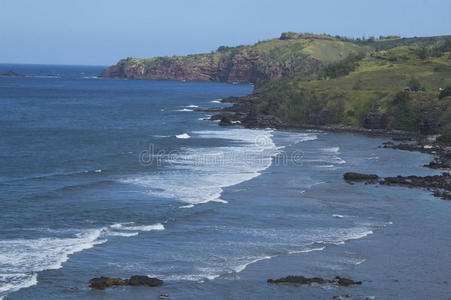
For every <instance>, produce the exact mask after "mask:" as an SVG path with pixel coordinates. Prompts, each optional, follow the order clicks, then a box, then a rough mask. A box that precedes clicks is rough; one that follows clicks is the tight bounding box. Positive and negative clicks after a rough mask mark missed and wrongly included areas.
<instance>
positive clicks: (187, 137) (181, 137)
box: [175, 133, 191, 139]
mask: <svg viewBox="0 0 451 300" xmlns="http://www.w3.org/2000/svg"><path fill="white" fill-rule="evenodd" d="M175 137H176V138H178V139H189V138H190V137H191V136H190V135H189V134H188V133H182V134H177V135H176V136H175Z"/></svg>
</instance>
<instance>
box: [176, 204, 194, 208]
mask: <svg viewBox="0 0 451 300" xmlns="http://www.w3.org/2000/svg"><path fill="white" fill-rule="evenodd" d="M193 207H194V204H188V205H182V206H180V207H179V208H193Z"/></svg>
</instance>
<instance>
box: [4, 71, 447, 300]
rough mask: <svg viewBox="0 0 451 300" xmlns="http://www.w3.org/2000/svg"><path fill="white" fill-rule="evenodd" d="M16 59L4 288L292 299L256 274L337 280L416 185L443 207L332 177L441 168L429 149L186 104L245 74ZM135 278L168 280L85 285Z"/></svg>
mask: <svg viewBox="0 0 451 300" xmlns="http://www.w3.org/2000/svg"><path fill="white" fill-rule="evenodd" d="M11 68H13V69H14V70H15V71H16V72H19V73H26V74H30V75H32V76H30V77H25V78H7V77H1V78H0V102H1V106H0V110H1V111H2V113H1V115H0V124H1V127H0V128H1V136H2V143H1V144H0V150H1V151H0V153H1V156H0V164H1V166H2V168H1V170H0V211H1V218H0V284H1V286H0V297H1V296H5V295H8V297H6V298H7V299H9V298H11V299H30V298H44V297H45V298H50V299H61V298H63V297H64V298H74V299H78V298H99V297H108V298H117V299H123V298H129V297H130V296H133V297H137V298H140V297H144V295H146V297H147V296H153V297H157V296H158V295H159V294H161V293H169V294H170V295H171V297H172V298H181V299H185V298H198V297H202V296H208V297H217V298H240V297H244V296H247V297H254V298H264V297H269V298H271V297H272V296H278V297H280V296H281V297H284V298H296V297H297V295H298V293H299V289H292V288H282V289H280V288H278V287H270V286H267V285H266V283H265V280H266V279H267V278H269V277H277V276H279V277H280V276H286V275H290V274H287V272H291V273H295V271H296V270H299V271H298V273H299V275H311V276H319V275H321V276H327V277H333V276H336V275H342V274H341V272H343V270H345V271H346V272H348V271H347V270H350V269H353V268H354V267H355V266H364V265H365V264H368V260H371V258H372V257H374V258H375V259H378V258H377V255H376V254H374V256H371V255H369V254H368V253H370V252H371V251H367V250H365V247H366V246H365V244H364V243H363V242H362V241H365V240H371V239H372V238H373V237H374V236H376V237H377V238H379V237H384V232H389V230H391V228H393V227H394V226H396V225H397V224H396V223H395V222H394V221H393V218H395V217H396V216H399V211H400V210H399V209H400V208H399V204H397V203H395V201H396V200H397V199H405V198H409V197H412V195H421V197H420V196H419V197H420V198H421V199H422V201H423V202H421V203H423V205H424V202H425V201H432V202H433V203H434V205H436V206H437V205H438V208H439V211H441V212H444V211H448V212H449V206H446V204H445V203H446V202H440V201H441V200H435V199H434V198H433V197H430V196H429V194H427V192H422V191H421V192H417V193H416V194H415V193H414V192H412V191H411V190H407V189H402V188H391V189H390V188H386V187H376V186H370V187H369V186H365V185H349V184H347V183H345V182H343V180H342V174H343V173H344V172H346V171H349V170H353V171H357V172H358V171H361V172H372V173H378V174H380V175H382V176H385V175H397V174H433V173H436V171H433V170H428V169H426V168H422V167H421V166H422V165H423V164H424V163H426V162H428V161H429V160H430V157H428V156H427V155H423V154H418V153H410V152H402V151H397V150H387V149H380V148H378V146H379V145H380V144H381V143H382V142H383V141H385V140H386V139H381V138H368V137H365V136H359V135H352V134H333V133H325V132H317V131H298V132H289V131H273V130H269V129H267V130H250V129H242V128H238V127H231V128H220V127H218V126H217V123H216V122H207V121H203V120H202V119H203V118H205V117H207V116H208V113H200V112H195V111H194V109H195V108H197V107H200V108H207V107H211V106H224V105H226V104H220V103H217V102H218V101H217V99H220V98H225V97H227V96H231V95H233V96H240V95H245V94H248V93H249V92H250V91H251V87H250V86H247V85H226V84H218V83H186V82H160V81H127V80H115V79H97V78H96V77H93V76H95V75H96V74H98V73H99V72H100V71H101V69H102V68H97V67H68V66H66V67H64V66H60V67H55V66H5V65H0V73H3V72H2V71H3V69H11ZM43 74H46V75H48V74H52V75H54V76H49V77H46V75H43ZM33 76H36V77H33ZM38 76H39V77H38ZM42 76H43V77H42ZM437 201H438V202H437ZM436 206H433V207H434V208H435V209H436V208H437V207H436ZM401 211H402V210H401ZM409 214H411V215H413V216H416V218H418V219H420V218H421V217H423V215H422V213H421V211H416V210H414V211H412V212H409ZM436 215H437V218H438V220H439V221H438V222H437V224H443V222H445V223H446V221H445V220H446V219H444V217H445V216H446V214H438V213H436ZM407 219H408V218H407ZM403 220H404V219H403ZM409 220H410V219H409ZM409 222H410V221H409ZM440 222H442V223H440ZM405 223H408V222H407V221H405ZM395 228H398V227H395ZM398 230H399V228H398ZM447 230H448V231H449V229H448V228H445V229H442V231H441V232H440V234H438V235H440V237H442V236H446V234H447V233H448V232H447ZM402 232H403V230H401V233H400V234H402ZM359 243H362V244H361V245H363V246H362V247H363V248H359V251H357V250H355V251H353V252H352V254H346V251H347V250H346V249H347V247H350V245H359ZM442 244H443V245H448V246H449V245H450V243H449V239H448V240H446V239H445V240H444V241H442V243H441V244H440V243H439V244H438V245H442ZM387 245H389V242H387V241H385V242H384V243H383V244H381V247H387ZM356 247H357V248H358V246H356ZM409 247H412V249H414V248H415V247H417V246H416V245H415V244H411V245H409ZM362 249H363V250H362ZM408 252H409V251H408ZM409 253H410V252H409ZM274 262H278V263H277V264H275V263H274ZM294 266H298V267H299V268H297V269H296V268H294ZM301 266H302V268H301ZM436 269H438V270H442V271H441V272H442V273H443V274H442V275H443V276H446V275H447V272H448V271H447V269H445V268H443V269H442V268H440V267H437V268H435V269H434V270H436ZM435 272H437V271H435ZM136 274H143V275H151V276H157V277H159V278H161V279H163V280H165V282H166V283H165V285H164V286H163V287H161V288H155V289H148V288H135V289H130V288H126V287H124V288H117V289H109V290H106V291H91V290H90V289H89V288H88V287H87V285H88V283H87V282H88V281H89V279H90V278H92V277H96V276H102V275H103V276H111V277H128V276H131V275H136ZM375 277H377V276H376V275H375ZM356 279H359V278H356ZM255 285H257V286H259V289H258V290H255V289H253V288H252V286H255ZM27 287H28V288H27ZM444 291H445V292H446V289H445V290H444ZM304 292H305V290H304ZM365 292H366V291H365V289H363V291H362V293H365ZM371 292H372V290H371ZM306 293H307V294H306V296H309V295H310V296H311V297H325V298H330V295H329V294H328V292H324V291H323V290H313V291H310V290H307V292H306ZM368 295H370V294H368ZM382 295H384V294H382ZM385 295H387V294H385ZM440 295H442V294H438V296H440ZM443 295H445V294H443ZM326 296H327V297H326ZM378 296H379V295H378Z"/></svg>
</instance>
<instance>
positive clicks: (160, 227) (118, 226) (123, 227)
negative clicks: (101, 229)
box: [110, 222, 164, 231]
mask: <svg viewBox="0 0 451 300" xmlns="http://www.w3.org/2000/svg"><path fill="white" fill-rule="evenodd" d="M132 224H134V223H133V222H129V223H116V224H113V225H111V226H110V228H112V229H116V230H130V231H135V230H138V231H152V230H164V226H163V224H161V223H156V224H152V225H138V226H135V225H132Z"/></svg>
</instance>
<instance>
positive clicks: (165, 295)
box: [158, 294, 169, 299]
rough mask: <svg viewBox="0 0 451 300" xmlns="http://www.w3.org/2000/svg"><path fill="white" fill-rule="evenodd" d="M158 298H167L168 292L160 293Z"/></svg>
mask: <svg viewBox="0 0 451 300" xmlns="http://www.w3.org/2000/svg"><path fill="white" fill-rule="evenodd" d="M158 298H160V299H168V298H169V295H168V294H161V295H160V296H159V297H158Z"/></svg>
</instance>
